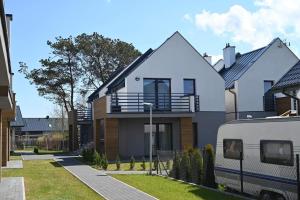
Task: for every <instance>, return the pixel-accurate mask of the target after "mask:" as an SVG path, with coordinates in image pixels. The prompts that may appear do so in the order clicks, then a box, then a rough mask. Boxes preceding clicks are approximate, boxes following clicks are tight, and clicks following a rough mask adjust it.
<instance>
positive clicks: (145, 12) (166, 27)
mask: <svg viewBox="0 0 300 200" xmlns="http://www.w3.org/2000/svg"><path fill="white" fill-rule="evenodd" d="M282 2H283V1H279V0H255V1H250V0H243V1H233V0H228V1H219V0H215V1H213V0H194V1H193V0H163V1H161V0H152V1H145V0H128V1H124V0H76V1H74V0H43V1H40V0H26V1H20V0H6V1H5V8H6V13H11V14H13V22H12V23H11V35H12V36H11V57H12V65H13V70H14V72H15V76H14V90H15V92H16V93H17V102H18V104H19V105H20V106H21V109H22V113H23V116H25V117H44V116H46V115H49V114H50V115H51V113H52V112H53V108H54V105H53V104H52V103H51V102H49V101H48V100H46V99H44V98H43V97H40V96H38V93H37V91H36V89H35V86H33V85H30V84H29V82H28V80H26V79H24V77H23V75H22V74H19V73H18V72H17V70H18V67H19V65H18V63H19V62H20V61H22V62H26V63H27V64H28V65H29V66H31V67H35V68H36V67H39V63H38V61H39V60H40V59H41V58H46V57H48V56H49V52H50V49H49V48H48V46H47V45H46V41H47V40H53V39H54V38H55V37H56V36H63V37H67V36H69V35H77V34H80V33H92V32H98V33H100V34H103V35H104V36H107V37H111V38H119V39H121V40H124V41H127V42H130V43H133V44H134V46H135V47H136V48H138V49H139V50H140V51H142V52H144V51H145V50H147V49H148V48H156V47H157V46H159V45H160V44H161V43H162V42H163V41H164V40H165V39H166V38H167V37H169V36H170V35H171V34H173V33H174V32H175V31H177V30H178V31H180V32H181V33H182V34H183V36H184V37H186V38H187V39H188V41H189V42H190V43H191V44H192V45H193V46H194V47H195V48H196V49H197V50H198V51H199V52H200V53H204V52H207V53H208V54H210V55H213V56H215V59H217V58H219V55H221V54H222V48H223V47H224V46H225V43H227V42H230V43H231V44H234V45H235V46H236V47H237V51H240V52H245V51H249V50H252V49H253V48H256V47H260V46H262V45H266V44H268V43H269V42H270V41H271V40H272V39H273V38H274V37H277V36H280V37H281V38H282V39H287V41H289V42H291V44H292V45H291V48H292V49H293V50H294V51H295V53H296V54H297V55H298V49H297V46H299V45H300V43H299V41H300V40H299V38H298V37H299V36H298V35H300V34H298V33H300V24H299V23H300V4H299V2H297V0H286V1H284V5H282ZM278 4H279V5H280V6H278ZM298 13H299V14H298Z"/></svg>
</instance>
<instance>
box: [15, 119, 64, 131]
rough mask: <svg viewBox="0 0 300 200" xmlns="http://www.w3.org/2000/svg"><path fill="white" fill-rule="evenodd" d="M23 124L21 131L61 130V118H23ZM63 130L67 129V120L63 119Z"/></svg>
mask: <svg viewBox="0 0 300 200" xmlns="http://www.w3.org/2000/svg"><path fill="white" fill-rule="evenodd" d="M23 121H24V123H25V126H24V127H22V128H21V130H22V132H34V131H41V132H55V131H61V130H62V120H61V118H23ZM64 130H68V121H67V119H64Z"/></svg>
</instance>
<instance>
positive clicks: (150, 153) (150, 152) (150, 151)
mask: <svg viewBox="0 0 300 200" xmlns="http://www.w3.org/2000/svg"><path fill="white" fill-rule="evenodd" d="M149 137H150V138H149V141H150V142H149V143H150V145H149V146H150V149H149V157H150V158H149V160H150V172H149V174H150V175H152V104H151V105H150V136H149Z"/></svg>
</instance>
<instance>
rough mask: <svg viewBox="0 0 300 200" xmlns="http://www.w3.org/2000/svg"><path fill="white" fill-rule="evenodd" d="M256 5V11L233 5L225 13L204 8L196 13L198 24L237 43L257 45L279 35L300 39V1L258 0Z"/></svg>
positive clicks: (199, 26) (255, 2) (201, 27)
mask: <svg viewBox="0 0 300 200" xmlns="http://www.w3.org/2000/svg"><path fill="white" fill-rule="evenodd" d="M254 5H255V6H256V8H257V9H256V10H255V11H250V10H248V9H246V8H244V7H243V6H241V5H233V6H231V7H230V8H229V10H228V11H227V12H224V13H217V12H215V13H214V12H209V11H206V10H203V11H202V12H201V13H199V14H196V15H195V24H196V26H197V27H198V28H200V29H203V30H212V31H213V33H215V34H216V35H219V36H229V37H230V38H231V39H232V40H233V41H235V42H245V43H248V44H251V45H252V47H253V48H256V47H260V46H262V45H265V44H267V43H269V42H270V41H271V40H272V39H273V38H274V37H277V36H281V37H284V38H292V37H294V38H297V39H299V38H300V1H299V0H284V1H282V0H255V1H254Z"/></svg>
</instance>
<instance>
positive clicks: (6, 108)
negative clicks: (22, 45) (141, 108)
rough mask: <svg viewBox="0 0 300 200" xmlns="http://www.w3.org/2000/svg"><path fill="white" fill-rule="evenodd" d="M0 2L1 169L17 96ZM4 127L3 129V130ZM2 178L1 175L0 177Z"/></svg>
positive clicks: (7, 25)
mask: <svg viewBox="0 0 300 200" xmlns="http://www.w3.org/2000/svg"><path fill="white" fill-rule="evenodd" d="M3 4H4V3H3V0H0V167H1V165H2V166H6V165H7V161H8V160H9V153H10V149H9V147H10V145H9V143H10V141H9V138H10V132H11V131H10V121H11V120H13V119H14V118H15V106H16V105H15V94H14V93H13V91H12V75H13V73H12V67H11V62H10V22H11V20H12V15H6V14H5V11H4V5H3ZM1 127H2V128H1ZM0 176H1V175H0Z"/></svg>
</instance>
